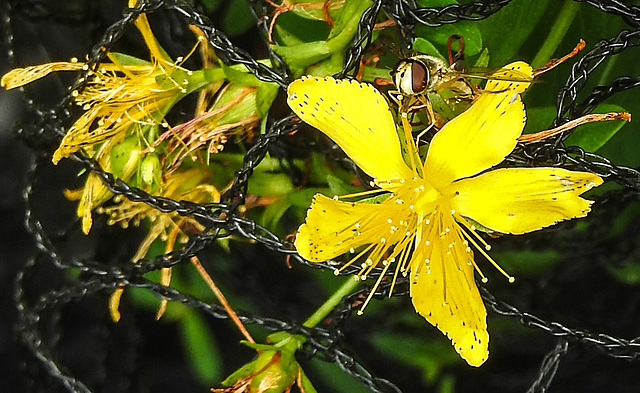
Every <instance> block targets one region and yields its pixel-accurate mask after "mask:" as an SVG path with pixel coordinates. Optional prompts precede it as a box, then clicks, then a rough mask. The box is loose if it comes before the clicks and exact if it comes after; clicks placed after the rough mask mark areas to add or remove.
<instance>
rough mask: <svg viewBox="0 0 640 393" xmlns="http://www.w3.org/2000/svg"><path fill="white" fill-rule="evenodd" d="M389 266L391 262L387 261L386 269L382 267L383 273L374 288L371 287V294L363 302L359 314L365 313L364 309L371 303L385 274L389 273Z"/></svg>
mask: <svg viewBox="0 0 640 393" xmlns="http://www.w3.org/2000/svg"><path fill="white" fill-rule="evenodd" d="M389 266H391V264H390V263H387V264H386V265H385V267H384V269H382V273H380V276H378V279H377V280H376V283H375V284H374V285H373V288H371V291H370V292H369V295H368V296H367V298H366V299H365V301H364V303H363V304H362V307H361V308H360V310H358V313H357V314H358V315H362V313H364V309H365V308H366V307H367V305H368V304H369V302H370V301H371V299H372V298H373V295H374V294H375V293H376V289H378V287H379V286H380V283H381V282H382V279H383V278H384V276H385V274H386V273H387V270H389Z"/></svg>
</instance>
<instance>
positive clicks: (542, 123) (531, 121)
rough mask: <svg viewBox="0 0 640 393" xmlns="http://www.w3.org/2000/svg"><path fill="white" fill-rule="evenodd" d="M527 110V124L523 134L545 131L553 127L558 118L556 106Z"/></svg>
mask: <svg viewBox="0 0 640 393" xmlns="http://www.w3.org/2000/svg"><path fill="white" fill-rule="evenodd" d="M525 109H526V111H527V124H525V126H524V131H523V134H530V133H535V132H539V131H544V130H546V129H548V128H549V127H550V126H551V123H553V120H554V119H555V118H556V107H555V106H550V105H549V106H544V107H536V108H525Z"/></svg>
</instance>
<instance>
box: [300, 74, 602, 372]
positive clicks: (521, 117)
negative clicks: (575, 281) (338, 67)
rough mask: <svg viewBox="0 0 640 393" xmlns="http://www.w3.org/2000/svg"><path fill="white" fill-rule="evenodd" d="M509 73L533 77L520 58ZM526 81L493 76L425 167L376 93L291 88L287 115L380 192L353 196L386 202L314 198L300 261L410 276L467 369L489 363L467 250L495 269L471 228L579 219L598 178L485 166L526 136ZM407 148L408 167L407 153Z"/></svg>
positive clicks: (308, 82)
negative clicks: (339, 260) (340, 259)
mask: <svg viewBox="0 0 640 393" xmlns="http://www.w3.org/2000/svg"><path fill="white" fill-rule="evenodd" d="M505 68H508V69H514V70H517V71H518V72H520V73H525V74H531V67H530V66H529V65H528V64H526V63H523V62H516V63H513V64H511V65H509V66H507V67H505ZM527 86H528V83H508V82H497V81H490V82H489V83H488V84H487V86H486V87H485V91H486V92H485V93H482V94H481V95H480V97H479V98H478V99H477V100H476V101H475V102H474V103H473V104H472V106H471V107H470V108H469V109H468V110H467V111H465V112H463V113H462V114H461V115H459V116H457V117H456V118H454V119H453V120H451V121H450V122H448V123H447V124H446V125H445V126H444V127H443V128H442V129H441V130H440V131H439V132H438V133H437V134H436V135H435V137H434V138H433V140H432V141H431V144H430V146H429V150H428V153H427V157H426V159H425V161H424V163H422V162H420V159H419V157H418V156H417V154H416V151H417V149H416V147H415V144H414V143H413V141H412V137H411V135H410V125H409V123H408V121H407V119H406V118H403V119H402V121H403V125H404V129H405V134H407V135H406V137H405V139H407V140H408V146H404V147H403V144H402V143H401V142H400V141H399V138H398V134H397V132H396V126H395V122H394V119H393V115H392V113H391V110H390V108H389V105H388V103H387V101H386V100H385V98H384V97H383V96H382V95H381V94H380V93H379V92H378V91H377V90H376V89H374V88H373V87H372V86H370V85H366V84H362V83H358V82H355V81H338V80H334V79H332V78H324V79H323V78H302V79H299V80H296V81H294V82H293V83H292V84H291V85H290V86H289V89H288V95H289V98H288V102H289V105H290V106H291V108H292V109H293V110H294V112H295V113H296V114H297V115H298V116H299V117H300V118H301V119H302V120H304V121H305V122H307V123H309V124H310V125H312V126H314V127H316V128H318V129H319V130H320V131H322V132H323V133H324V134H326V135H327V136H328V137H330V138H331V139H333V141H335V142H336V143H337V144H338V145H339V146H340V147H341V148H342V149H343V150H344V151H345V153H346V154H347V155H348V156H349V157H350V158H351V159H352V160H353V161H354V162H355V163H356V164H357V165H358V166H359V167H360V168H361V169H362V170H363V171H364V172H366V173H367V174H368V175H370V176H371V177H373V179H374V180H373V183H374V184H375V185H376V186H378V187H379V189H377V190H374V191H369V192H364V193H361V194H359V195H373V194H374V193H376V194H384V195H387V197H386V199H384V200H383V201H382V202H379V203H363V202H345V201H340V200H338V197H335V198H333V199H331V198H327V197H325V196H323V195H319V194H318V195H316V196H315V198H314V200H313V204H312V205H311V208H310V209H309V210H308V212H307V219H306V223H305V224H303V225H302V226H300V228H299V230H298V234H297V237H296V241H295V246H296V248H297V250H298V252H299V253H300V255H301V256H302V257H304V258H306V259H308V260H310V261H316V262H319V261H326V260H328V259H332V258H335V257H337V256H340V255H342V254H345V253H350V254H352V257H351V258H350V260H349V261H348V262H347V263H346V264H345V266H348V265H351V264H354V263H358V264H360V266H361V270H360V273H359V275H358V277H357V278H360V279H364V278H366V276H367V275H368V274H369V273H370V272H371V271H372V269H374V268H376V267H378V266H381V267H382V273H381V274H380V277H379V279H378V281H377V283H376V286H377V285H378V284H379V283H380V281H381V280H382V278H383V277H384V276H385V274H386V273H387V271H388V270H389V269H391V267H392V266H394V269H395V276H394V277H397V275H398V274H399V273H402V274H404V275H409V278H410V294H411V298H412V300H413V304H414V306H415V308H416V310H417V311H418V313H420V315H422V316H423V317H424V318H426V319H427V321H429V322H430V323H431V324H433V325H435V326H436V327H437V328H438V329H440V331H442V332H443V333H444V334H445V335H446V336H447V337H449V338H450V339H451V340H452V342H453V345H454V348H455V349H456V351H457V352H458V353H459V354H460V355H461V356H462V357H463V358H464V359H465V360H466V361H467V362H468V363H469V364H470V365H473V366H479V365H481V364H482V363H483V362H484V361H485V360H486V359H487V357H488V341H489V336H488V333H487V326H486V310H485V307H484V304H483V303H482V299H481V297H480V294H479V292H478V288H477V287H476V283H475V279H474V268H475V270H477V271H478V272H479V273H480V275H481V276H482V278H483V280H484V276H483V275H482V273H481V272H480V270H479V269H478V266H477V265H476V263H475V261H474V257H473V249H475V250H477V251H478V252H480V253H481V254H482V255H484V256H485V257H486V258H487V259H488V260H489V261H491V263H493V264H494V265H495V266H496V267H498V265H497V264H496V263H495V262H494V261H493V260H492V259H491V258H490V257H489V256H488V255H487V253H486V250H488V249H489V246H488V245H487V244H486V243H485V242H484V240H483V239H482V238H481V237H480V236H479V235H478V233H477V229H478V228H477V226H476V223H479V224H480V225H482V226H483V227H485V228H488V229H489V230H491V231H495V232H499V233H508V234H522V233H526V232H531V231H535V230H538V229H541V228H544V227H546V226H549V225H553V224H555V223H557V222H559V221H562V220H567V219H571V218H576V217H584V216H585V215H586V214H587V213H588V212H589V210H590V205H591V202H590V201H587V200H584V199H582V198H580V197H579V195H580V194H582V193H583V192H585V191H587V190H589V189H590V188H592V187H594V186H597V185H599V184H601V183H602V179H600V177H598V176H597V175H595V174H592V173H585V172H573V171H568V170H565V169H561V168H502V169H495V170H489V169H490V168H491V167H493V166H495V165H497V164H499V163H500V162H501V161H502V160H503V159H504V157H505V156H506V155H508V154H509V153H510V152H511V151H512V150H513V149H514V147H515V146H516V143H517V139H518V137H519V136H520V134H521V133H522V129H523V128H524V124H525V119H526V116H525V111H524V105H523V104H522V102H521V100H520V93H521V92H523V91H524V90H525V89H526V87H527ZM407 148H408V151H409V154H408V156H409V157H408V158H407V160H408V161H409V165H408V164H407V163H406V162H405V158H404V157H403V154H402V151H403V150H405V151H406V150H407ZM354 196H358V194H354V195H351V196H346V197H342V198H341V199H345V198H350V197H354ZM379 200H380V199H378V201H379ZM498 269H499V270H500V271H501V272H503V273H504V271H502V269H500V268H499V267H498ZM392 271H393V270H392ZM504 274H505V275H507V274H506V273H504ZM507 276H508V275H507ZM509 278H510V280H512V278H511V277H509ZM394 280H395V279H394ZM372 293H373V291H372ZM367 300H368V299H367Z"/></svg>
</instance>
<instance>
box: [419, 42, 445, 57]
mask: <svg viewBox="0 0 640 393" xmlns="http://www.w3.org/2000/svg"><path fill="white" fill-rule="evenodd" d="M413 49H414V50H416V51H418V52H420V53H424V54H425V55H429V56H436V57H440V58H441V59H446V57H445V56H444V55H443V54H442V53H440V51H439V50H438V48H436V46H435V45H433V44H432V43H431V41H429V40H427V39H424V38H422V37H416V39H415V41H413Z"/></svg>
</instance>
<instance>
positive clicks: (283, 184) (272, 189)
mask: <svg viewBox="0 0 640 393" xmlns="http://www.w3.org/2000/svg"><path fill="white" fill-rule="evenodd" d="M248 191H249V194H253V195H257V196H274V195H287V194H289V193H291V192H293V191H295V188H294V187H293V184H292V183H291V179H290V178H289V176H287V175H285V174H284V173H268V172H255V173H254V174H253V176H252V177H251V181H250V182H249V189H248Z"/></svg>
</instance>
